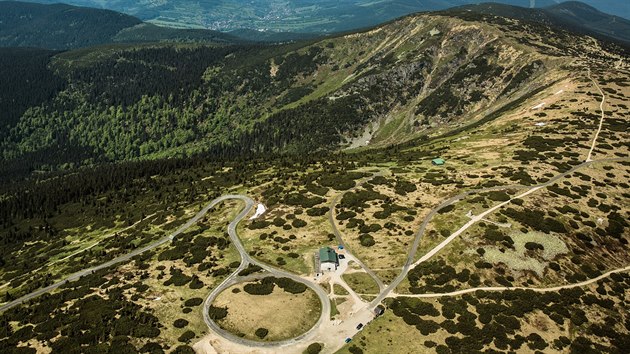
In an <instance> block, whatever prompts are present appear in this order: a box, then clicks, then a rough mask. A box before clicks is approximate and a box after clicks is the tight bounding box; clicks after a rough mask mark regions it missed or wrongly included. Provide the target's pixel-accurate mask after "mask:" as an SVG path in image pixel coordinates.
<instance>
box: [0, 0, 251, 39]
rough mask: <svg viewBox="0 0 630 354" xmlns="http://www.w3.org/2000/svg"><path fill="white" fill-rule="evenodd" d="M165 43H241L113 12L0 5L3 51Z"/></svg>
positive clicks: (212, 33)
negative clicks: (23, 48) (29, 48)
mask: <svg viewBox="0 0 630 354" xmlns="http://www.w3.org/2000/svg"><path fill="white" fill-rule="evenodd" d="M164 40H178V41H194V42H206V43H207V42H217V43H234V42H237V41H239V39H238V38H236V37H234V36H232V35H229V34H225V33H222V32H218V31H211V30H196V29H175V28H167V27H159V26H156V25H153V24H147V23H143V22H142V20H140V19H138V18H136V17H133V16H129V15H125V14H122V13H119V12H115V11H110V10H102V9H93V8H87V7H76V6H70V5H65V4H52V5H42V4H34V3H25V2H14V1H0V47H38V48H47V49H71V48H81V47H88V46H92V45H99V44H106V43H114V42H147V41H150V42H156V41H164Z"/></svg>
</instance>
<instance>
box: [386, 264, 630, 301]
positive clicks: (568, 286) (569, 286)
mask: <svg viewBox="0 0 630 354" xmlns="http://www.w3.org/2000/svg"><path fill="white" fill-rule="evenodd" d="M627 271H630V266H626V267H623V268H618V269H613V270H611V271H608V272H606V273H604V274H602V275H600V276H598V277H596V278H593V279H588V280H585V281H582V282H579V283H573V284H565V285H558V286H554V287H550V288H529V287H525V286H510V287H507V286H505V287H504V286H483V287H479V288H470V289H464V290H457V291H452V292H449V293H434V294H398V293H391V294H389V296H388V297H421V298H434V297H444V296H459V295H463V294H468V293H473V292H475V291H510V290H531V291H534V292H537V293H546V292H551V291H560V290H562V289H573V288H579V287H582V286H586V285H590V284H593V283H595V282H598V281H600V280H602V279H604V278H608V277H609V276H610V275H611V274H614V273H623V272H627Z"/></svg>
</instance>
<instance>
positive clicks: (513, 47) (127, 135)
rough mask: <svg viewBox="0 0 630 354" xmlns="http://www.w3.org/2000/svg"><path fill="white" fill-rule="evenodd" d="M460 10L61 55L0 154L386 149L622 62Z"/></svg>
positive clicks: (585, 43) (91, 156)
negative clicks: (236, 42) (331, 33)
mask: <svg viewBox="0 0 630 354" xmlns="http://www.w3.org/2000/svg"><path fill="white" fill-rule="evenodd" d="M457 16H460V17H461V18H460V17H456V16H455V15H451V16H446V15H415V16H408V17H406V18H403V19H400V20H398V21H395V22H392V23H389V24H386V25H383V26H380V27H377V28H375V29H372V30H369V31H366V32H361V33H354V34H348V35H343V36H339V37H335V38H329V39H324V40H321V41H318V42H315V43H311V44H308V43H306V44H304V43H302V44H299V43H298V44H290V45H284V46H233V47H221V48H216V47H204V46H198V45H177V46H172V45H168V46H157V45H148V46H144V47H133V46H132V47H108V48H93V49H87V50H80V51H75V52H68V53H64V54H61V55H58V56H56V57H55V58H54V60H53V62H52V65H51V68H52V70H54V71H55V72H56V73H57V74H58V75H59V76H61V77H63V78H64V79H65V80H66V82H67V83H68V84H67V87H65V88H64V89H62V90H59V91H57V93H56V95H55V97H54V98H52V99H51V100H49V101H47V102H45V103H42V104H40V105H35V106H33V107H30V108H29V109H28V110H27V111H26V112H25V113H24V114H23V116H22V117H21V119H20V120H19V122H17V124H13V125H11V127H10V130H9V131H8V133H7V134H5V136H4V139H3V140H2V142H1V143H0V147H1V150H2V154H3V155H2V156H3V159H4V160H5V161H6V162H11V161H13V162H16V163H20V164H22V165H25V166H24V169H37V168H39V167H40V166H41V165H42V164H44V163H45V161H48V159H50V158H52V157H54V154H52V155H53V156H50V153H49V154H48V155H49V156H48V157H47V159H46V160H42V157H41V156H42V155H41V152H42V151H51V150H53V151H75V153H76V155H75V156H67V155H66V156H65V157H64V159H65V160H66V162H72V163H93V162H97V161H119V160H128V159H137V158H155V157H165V156H186V155H191V154H196V153H208V154H210V155H211V156H214V157H234V156H251V155H252V154H269V153H286V152H293V153H296V152H297V153H304V152H311V151H318V150H322V149H324V150H336V149H339V148H347V147H360V146H365V145H370V146H385V145H389V144H393V143H400V142H402V141H405V140H409V139H414V138H418V137H422V136H427V135H435V134H443V133H447V132H448V131H450V130H452V129H456V128H458V127H461V126H465V125H469V124H478V123H476V122H483V121H487V120H490V119H493V118H496V116H497V115H500V114H501V113H502V112H505V111H506V110H509V109H510V108H515V107H518V106H519V105H522V104H529V103H527V102H528V101H527V100H528V99H530V96H531V94H532V93H534V92H536V91H537V89H539V88H542V87H545V86H546V85H548V84H550V83H551V82H554V81H557V80H560V79H562V78H566V77H569V76H571V75H572V72H573V71H574V70H575V69H574V68H573V65H574V63H576V62H579V60H580V59H579V57H580V56H584V55H586V54H587V53H596V55H597V56H601V57H602V58H608V59H606V60H609V62H604V64H602V65H613V64H610V63H614V60H617V59H618V56H616V55H615V54H614V53H608V52H606V51H604V50H603V49H601V48H599V45H598V44H597V42H596V41H594V40H593V39H591V38H588V37H580V36H576V35H572V34H569V33H567V32H561V31H552V30H551V29H549V28H546V27H544V26H540V25H532V24H528V23H520V22H519V21H516V20H508V19H504V18H500V17H488V16H483V15H477V14H474V13H462V14H460V15H457ZM591 55H595V54H591ZM68 154H70V153H68ZM86 156H87V157H86Z"/></svg>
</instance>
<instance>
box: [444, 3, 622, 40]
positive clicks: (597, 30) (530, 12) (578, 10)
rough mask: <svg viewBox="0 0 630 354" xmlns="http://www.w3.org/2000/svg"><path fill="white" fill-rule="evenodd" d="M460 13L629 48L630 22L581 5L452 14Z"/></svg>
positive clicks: (492, 7) (498, 7)
mask: <svg viewBox="0 0 630 354" xmlns="http://www.w3.org/2000/svg"><path fill="white" fill-rule="evenodd" d="M457 10H461V11H472V12H477V13H482V14H489V15H497V16H504V17H509V18H515V19H520V20H526V21H532V22H540V23H543V24H545V25H549V26H555V27H561V28H564V29H566V30H570V31H573V32H577V33H583V34H588V35H594V36H597V37H600V38H604V39H612V40H616V41H619V42H622V43H625V44H626V45H630V20H627V19H624V18H621V17H619V16H614V15H609V14H606V13H603V12H600V11H598V10H597V9H596V8H594V7H591V6H588V5H586V4H584V3H581V2H578V1H566V2H563V3H560V4H556V5H553V6H549V7H545V8H542V9H538V8H536V9H527V8H522V7H517V6H509V5H504V4H498V3H483V4H479V5H466V6H461V7H458V8H454V9H452V10H451V11H457Z"/></svg>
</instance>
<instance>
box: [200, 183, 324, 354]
mask: <svg viewBox="0 0 630 354" xmlns="http://www.w3.org/2000/svg"><path fill="white" fill-rule="evenodd" d="M222 198H224V199H223V200H227V199H236V200H240V201H243V202H245V207H244V208H243V210H242V211H241V212H240V213H239V214H238V215H237V216H236V218H234V220H232V222H230V224H229V225H228V234H229V235H230V239H231V240H232V244H233V245H234V247H236V249H237V251H238V253H239V254H240V256H241V264H240V265H239V266H238V268H237V269H236V270H235V271H234V272H232V274H230V275H229V276H228V277H227V278H225V280H223V282H221V284H219V285H218V286H216V287H215V288H214V289H213V290H212V292H210V294H209V295H208V297H207V298H206V301H205V302H204V305H203V308H202V311H203V319H204V321H205V322H206V324H207V325H208V327H210V329H211V330H213V331H214V332H216V333H218V334H219V335H221V336H222V337H224V338H226V339H229V340H230V341H232V342H234V343H238V344H241V345H246V346H251V347H265V348H280V347H284V346H290V345H293V344H296V343H297V342H299V341H301V340H303V339H304V338H306V337H308V336H309V335H310V334H311V333H312V332H313V331H315V330H316V329H317V328H318V327H319V326H320V324H321V323H322V321H324V320H325V319H326V318H328V317H329V316H330V300H329V299H328V294H327V293H326V291H324V289H322V288H321V287H320V286H319V285H317V284H315V283H313V282H311V281H310V280H308V279H305V278H302V277H300V276H298V275H295V274H293V273H289V272H287V271H284V270H282V269H279V268H275V267H272V266H270V265H268V264H266V263H263V262H260V261H258V260H256V259H254V258H252V257H251V256H250V255H249V253H247V251H246V250H245V247H244V246H243V243H242V242H241V240H240V238H239V237H238V234H237V232H236V227H237V226H238V224H239V223H240V222H241V221H242V220H243V219H244V218H245V217H246V216H247V214H248V213H249V212H250V211H251V210H252V208H253V207H254V201H253V200H252V199H251V198H249V197H247V196H244V195H228V196H224V197H222ZM250 264H251V265H257V266H259V267H261V268H262V269H264V270H265V271H266V272H265V273H262V274H260V273H259V274H251V275H249V276H247V277H241V276H239V275H238V273H239V272H240V271H242V270H244V269H245V268H247V266H249V265H250ZM270 275H271V276H275V277H285V278H289V279H291V280H294V281H296V282H299V283H302V284H304V285H306V286H308V287H309V288H311V289H312V290H313V291H314V292H315V293H316V294H317V296H318V297H319V300H320V302H321V304H322V308H321V314H320V316H319V319H318V320H317V323H316V324H315V325H314V326H313V327H312V328H311V329H310V330H308V331H307V332H305V333H303V334H301V335H299V336H297V337H295V338H291V339H287V340H283V341H276V342H259V341H254V340H249V339H245V338H241V337H238V336H236V335H234V334H232V333H230V332H228V331H226V330H224V329H223V328H221V327H219V325H217V324H216V322H214V321H213V320H212V319H211V318H210V315H209V314H208V310H209V307H210V305H211V304H212V302H213V301H214V299H215V298H216V297H217V296H218V295H219V294H220V293H221V292H223V291H224V290H225V289H227V288H229V287H230V286H232V285H235V284H238V283H242V282H245V281H251V280H255V279H260V278H264V277H266V276H270Z"/></svg>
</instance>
